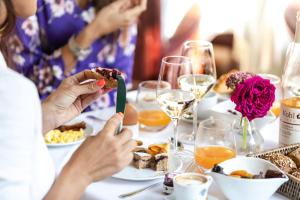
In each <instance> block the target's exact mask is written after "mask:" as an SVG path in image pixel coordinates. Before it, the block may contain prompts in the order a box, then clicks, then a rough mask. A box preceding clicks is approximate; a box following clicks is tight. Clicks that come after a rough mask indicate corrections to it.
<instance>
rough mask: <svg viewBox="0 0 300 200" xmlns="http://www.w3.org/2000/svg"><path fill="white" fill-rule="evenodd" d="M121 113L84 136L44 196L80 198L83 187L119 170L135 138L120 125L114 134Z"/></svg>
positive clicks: (126, 162) (123, 164) (129, 154)
mask: <svg viewBox="0 0 300 200" xmlns="http://www.w3.org/2000/svg"><path fill="white" fill-rule="evenodd" d="M122 118H123V115H120V114H116V115H114V116H113V117H112V118H111V119H110V120H109V121H108V122H107V124H106V125H105V126H104V128H103V129H102V131H101V132H100V133H99V134H98V135H96V136H92V137H88V138H87V139H86V140H85V141H84V143H83V144H82V145H81V146H80V147H79V148H78V149H77V150H76V152H75V153H74V154H73V156H72V157H71V159H70V161H69V162H68V163H67V164H66V165H65V167H64V168H63V169H62V172H61V173H60V175H59V176H58V178H57V179H56V181H55V183H54V185H53V186H52V188H51V189H50V191H49V192H48V194H47V195H46V197H45V200H49V199H71V200H72V199H80V197H81V196H82V194H83V192H84V190H85V188H86V187H87V186H88V185H89V184H90V183H92V182H94V181H99V180H102V179H104V178H106V177H109V176H111V175H112V174H114V173H116V172H118V171H120V170H121V169H122V168H123V167H125V166H127V165H128V164H129V163H130V162H131V160H132V156H133V155H132V153H131V151H132V150H133V149H134V148H135V146H136V143H135V141H133V140H131V137H132V133H131V132H130V131H129V130H127V129H123V130H122V132H121V134H119V135H114V133H115V130H116V129H117V127H118V126H119V124H120V123H121V121H122Z"/></svg>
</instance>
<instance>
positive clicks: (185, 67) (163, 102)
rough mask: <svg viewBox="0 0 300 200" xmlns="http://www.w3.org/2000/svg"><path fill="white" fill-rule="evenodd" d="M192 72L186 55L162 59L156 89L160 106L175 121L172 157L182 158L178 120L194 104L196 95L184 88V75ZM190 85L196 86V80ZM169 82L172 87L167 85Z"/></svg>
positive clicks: (191, 81)
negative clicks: (179, 145)
mask: <svg viewBox="0 0 300 200" xmlns="http://www.w3.org/2000/svg"><path fill="white" fill-rule="evenodd" d="M191 74H192V66H191V60H190V59H189V58H188V57H184V56H167V57H164V58H163V59H162V62H161V68H160V73H159V78H158V85H157V89H156V95H157V96H156V97H157V101H158V104H159V106H160V108H161V109H162V110H163V111H164V112H165V113H166V114H167V115H168V116H169V117H170V118H171V120H172V122H173V123H174V139H173V140H171V141H172V142H171V154H170V157H171V158H170V159H172V157H177V158H178V159H182V157H183V156H182V154H183V152H182V151H179V149H178V130H177V128H178V120H179V119H181V117H182V115H183V114H184V113H186V112H187V111H188V110H189V108H190V107H192V106H193V104H194V101H195V95H194V93H193V92H192V91H190V90H183V89H182V88H181V87H180V86H181V82H182V80H183V78H182V77H184V76H190V75H191ZM189 81H190V82H189V87H191V88H194V86H193V85H194V81H193V80H189ZM166 82H168V83H169V84H170V87H167V88H166V87H165V86H164V85H165V83H166Z"/></svg>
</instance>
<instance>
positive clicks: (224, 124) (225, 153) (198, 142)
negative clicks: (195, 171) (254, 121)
mask: <svg viewBox="0 0 300 200" xmlns="http://www.w3.org/2000/svg"><path fill="white" fill-rule="evenodd" d="M194 154H195V161H196V164H197V165H198V166H199V167H200V168H202V169H204V170H208V169H211V168H213V167H214V165H215V164H219V163H221V162H223V161H225V160H228V159H230V158H234V157H235V156H236V143H235V139H234V134H233V131H232V125H231V122H229V121H227V120H226V119H214V118H208V119H206V120H204V121H202V122H200V124H199V129H198V131H197V133H196V139H195V152H194Z"/></svg>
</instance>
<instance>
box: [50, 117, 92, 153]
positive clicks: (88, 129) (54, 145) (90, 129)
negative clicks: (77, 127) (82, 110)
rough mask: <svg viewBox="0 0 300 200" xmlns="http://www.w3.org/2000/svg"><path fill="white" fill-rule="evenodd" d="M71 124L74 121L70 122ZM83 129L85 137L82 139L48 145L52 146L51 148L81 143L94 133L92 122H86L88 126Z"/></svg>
mask: <svg viewBox="0 0 300 200" xmlns="http://www.w3.org/2000/svg"><path fill="white" fill-rule="evenodd" d="M85 123H86V122H85ZM69 124H72V123H69ZM83 131H84V135H85V137H83V138H82V139H81V140H77V141H75V142H69V143H59V144H47V147H51V148H52V147H64V146H69V145H75V144H79V143H81V142H83V141H84V140H85V138H86V136H88V135H92V134H93V127H92V126H91V125H90V124H88V123H86V128H85V129H84V130H83Z"/></svg>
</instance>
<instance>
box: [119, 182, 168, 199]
mask: <svg viewBox="0 0 300 200" xmlns="http://www.w3.org/2000/svg"><path fill="white" fill-rule="evenodd" d="M161 183H162V181H160V182H157V183H153V184H151V185H148V186H146V187H144V188H141V189H138V190H136V191H133V192H129V193H125V194H121V195H119V198H122V199H124V198H127V197H131V196H133V195H136V194H139V193H141V192H143V191H145V190H147V189H150V188H152V187H154V186H156V185H158V184H161Z"/></svg>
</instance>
